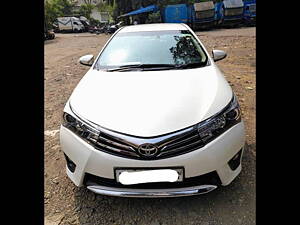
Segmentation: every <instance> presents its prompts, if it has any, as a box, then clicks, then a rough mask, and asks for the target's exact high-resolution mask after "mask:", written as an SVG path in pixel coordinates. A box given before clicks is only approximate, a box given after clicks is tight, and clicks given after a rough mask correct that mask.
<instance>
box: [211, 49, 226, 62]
mask: <svg viewBox="0 0 300 225" xmlns="http://www.w3.org/2000/svg"><path fill="white" fill-rule="evenodd" d="M226 56H227V54H226V52H224V51H222V50H212V57H213V59H214V61H215V62H217V61H219V60H222V59H224V58H225V57H226Z"/></svg>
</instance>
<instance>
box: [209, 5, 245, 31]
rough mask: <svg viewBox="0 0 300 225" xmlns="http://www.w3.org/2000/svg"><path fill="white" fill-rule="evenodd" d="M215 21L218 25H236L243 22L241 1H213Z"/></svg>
mask: <svg viewBox="0 0 300 225" xmlns="http://www.w3.org/2000/svg"><path fill="white" fill-rule="evenodd" d="M213 1H214V4H215V20H216V23H217V24H218V25H221V26H222V25H227V24H230V25H236V24H240V23H242V21H243V12H244V3H243V0H213Z"/></svg>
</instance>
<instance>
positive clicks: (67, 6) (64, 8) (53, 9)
mask: <svg viewBox="0 0 300 225" xmlns="http://www.w3.org/2000/svg"><path fill="white" fill-rule="evenodd" d="M74 5H75V4H74V2H73V1H71V0H46V1H45V6H44V17H45V24H46V25H47V26H48V27H52V24H53V22H54V21H55V20H56V18H57V17H60V16H70V15H72V14H73V8H74Z"/></svg>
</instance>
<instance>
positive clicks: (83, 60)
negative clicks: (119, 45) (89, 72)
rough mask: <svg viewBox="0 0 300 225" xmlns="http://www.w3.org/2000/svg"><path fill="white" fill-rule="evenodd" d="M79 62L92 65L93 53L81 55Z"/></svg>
mask: <svg viewBox="0 0 300 225" xmlns="http://www.w3.org/2000/svg"><path fill="white" fill-rule="evenodd" d="M79 62H80V63H81V64H82V65H85V66H91V65H93V62H94V56H93V55H85V56H82V57H80V59H79Z"/></svg>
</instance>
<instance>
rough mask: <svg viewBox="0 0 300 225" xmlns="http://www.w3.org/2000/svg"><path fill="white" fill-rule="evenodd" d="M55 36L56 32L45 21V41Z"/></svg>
mask: <svg viewBox="0 0 300 225" xmlns="http://www.w3.org/2000/svg"><path fill="white" fill-rule="evenodd" d="M54 38H55V34H54V32H53V30H52V29H49V28H48V26H47V25H46V23H44V41H45V40H51V39H54Z"/></svg>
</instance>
